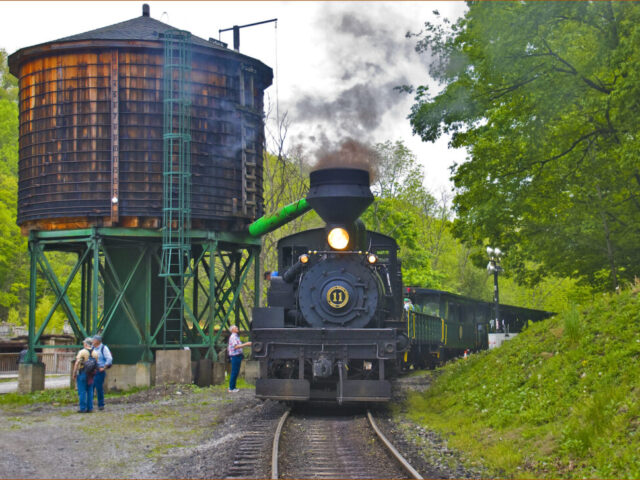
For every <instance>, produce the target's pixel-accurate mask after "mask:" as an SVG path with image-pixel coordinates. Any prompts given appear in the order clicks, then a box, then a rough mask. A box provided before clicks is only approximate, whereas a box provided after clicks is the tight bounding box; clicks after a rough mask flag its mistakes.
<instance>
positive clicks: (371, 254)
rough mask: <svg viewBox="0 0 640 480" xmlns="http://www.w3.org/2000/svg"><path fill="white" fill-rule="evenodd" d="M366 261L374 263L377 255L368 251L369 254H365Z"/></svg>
mask: <svg viewBox="0 0 640 480" xmlns="http://www.w3.org/2000/svg"><path fill="white" fill-rule="evenodd" d="M367 261H368V262H369V263H370V264H371V265H373V264H374V263H376V262H377V261H378V257H377V256H375V255H374V254H373V253H370V254H369V255H367Z"/></svg>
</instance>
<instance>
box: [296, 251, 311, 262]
mask: <svg viewBox="0 0 640 480" xmlns="http://www.w3.org/2000/svg"><path fill="white" fill-rule="evenodd" d="M298 260H300V263H307V262H308V261H309V255H307V254H305V253H303V254H302V255H300V258H299V259H298Z"/></svg>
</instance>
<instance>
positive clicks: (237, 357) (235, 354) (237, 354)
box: [228, 325, 251, 393]
mask: <svg viewBox="0 0 640 480" xmlns="http://www.w3.org/2000/svg"><path fill="white" fill-rule="evenodd" d="M229 330H230V331H231V336H230V337H229V350H228V351H229V360H231V376H230V377H229V393H236V392H239V391H240V390H238V389H237V388H236V380H237V379H238V374H239V373H240V365H242V359H243V358H244V355H242V348H243V347H248V346H250V345H251V342H246V343H242V342H241V341H240V337H239V336H238V327H237V326H236V325H232V326H231V328H230V329H229Z"/></svg>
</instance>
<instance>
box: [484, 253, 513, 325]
mask: <svg viewBox="0 0 640 480" xmlns="http://www.w3.org/2000/svg"><path fill="white" fill-rule="evenodd" d="M487 255H489V263H488V264H487V271H488V272H489V273H493V303H494V308H495V314H496V331H497V330H498V328H499V326H500V291H499V290H498V275H499V274H500V272H502V266H501V265H500V260H501V259H502V251H501V250H500V249H499V248H491V247H487ZM504 329H505V333H506V334H507V336H508V335H509V329H508V327H507V325H504Z"/></svg>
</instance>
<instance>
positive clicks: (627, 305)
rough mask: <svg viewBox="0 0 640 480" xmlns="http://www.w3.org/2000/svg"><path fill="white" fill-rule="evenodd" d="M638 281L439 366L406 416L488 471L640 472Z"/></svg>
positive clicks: (621, 475)
mask: <svg viewBox="0 0 640 480" xmlns="http://www.w3.org/2000/svg"><path fill="white" fill-rule="evenodd" d="M639 297H640V286H639V285H636V287H635V289H633V290H628V291H624V292H622V293H621V294H619V295H613V296H610V297H609V296H605V297H602V298H600V299H598V300H597V301H595V302H594V303H593V304H591V305H588V306H587V307H581V308H579V309H577V310H576V309H574V310H572V311H569V312H567V313H565V314H563V315H559V316H558V317H555V318H552V319H549V320H547V321H545V322H540V323H537V324H533V325H531V326H530V327H529V328H528V329H527V330H526V331H525V332H523V333H522V334H521V335H519V336H518V337H516V338H514V339H513V340H511V341H509V342H507V343H506V344H504V346H503V347H501V348H499V349H497V350H493V351H490V352H483V353H479V354H476V355H472V356H471V358H470V359H468V360H466V361H465V360H458V361H455V362H453V363H451V364H450V365H448V366H446V367H445V368H444V369H443V371H442V372H441V373H442V374H441V375H440V376H439V377H438V379H437V380H436V381H435V382H434V385H433V386H432V388H430V389H429V390H428V391H427V392H426V393H422V394H413V395H412V396H410V397H409V398H408V403H409V405H408V407H409V408H408V411H409V412H411V413H410V414H409V415H410V417H412V419H413V420H414V421H417V422H418V423H422V424H424V425H426V426H428V427H429V428H431V429H433V430H436V431H438V432H440V433H442V434H443V435H444V436H445V437H446V438H447V439H448V442H449V445H451V446H452V447H455V448H458V449H461V450H463V451H465V452H467V453H468V454H469V456H471V457H475V458H479V459H481V460H482V461H483V462H484V463H485V465H486V466H487V467H488V468H489V469H490V471H491V474H492V475H495V476H507V477H528V478H531V477H556V478H582V477H598V478H611V477H615V478H640V428H639V426H640V298H639Z"/></svg>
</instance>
